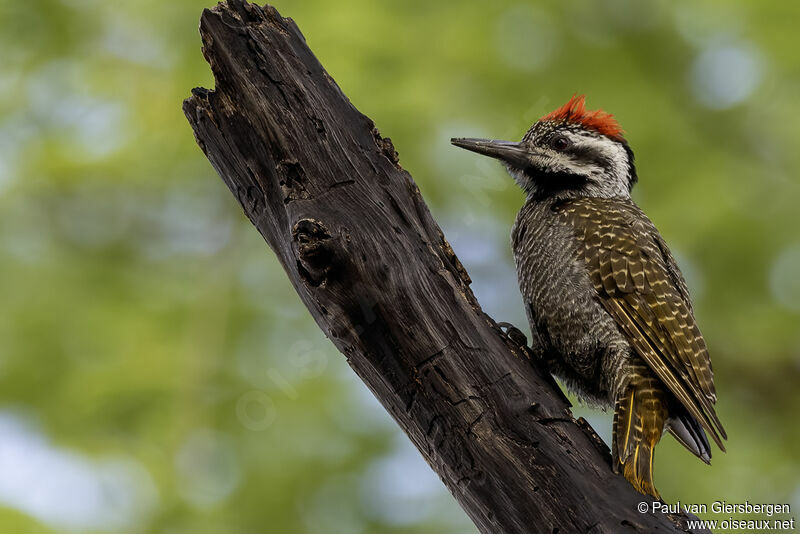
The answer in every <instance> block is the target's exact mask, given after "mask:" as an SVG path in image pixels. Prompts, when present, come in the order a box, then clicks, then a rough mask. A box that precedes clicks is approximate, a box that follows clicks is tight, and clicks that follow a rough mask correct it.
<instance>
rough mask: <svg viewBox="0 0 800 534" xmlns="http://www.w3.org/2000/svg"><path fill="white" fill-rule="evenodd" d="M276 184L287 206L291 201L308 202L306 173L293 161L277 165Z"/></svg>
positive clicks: (309, 196)
mask: <svg viewBox="0 0 800 534" xmlns="http://www.w3.org/2000/svg"><path fill="white" fill-rule="evenodd" d="M276 170H277V171H278V183H279V185H280V186H281V191H283V203H284V204H288V203H289V202H292V201H293V200H308V199H309V198H311V194H309V192H308V190H307V189H306V185H305V183H306V172H305V171H304V170H303V167H302V166H301V165H300V164H299V163H298V162H297V161H293V160H291V161H290V160H283V161H281V162H280V163H278V165H277V167H276Z"/></svg>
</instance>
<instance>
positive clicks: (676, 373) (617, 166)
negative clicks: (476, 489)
mask: <svg viewBox="0 0 800 534" xmlns="http://www.w3.org/2000/svg"><path fill="white" fill-rule="evenodd" d="M451 142H452V143H453V144H454V145H455V146H458V147H461V148H465V149H467V150H471V151H473V152H477V153H479V154H483V155H485V156H489V157H492V158H496V159H498V160H500V161H501V162H502V163H503V164H504V165H505V167H506V169H507V170H508V172H509V174H511V176H512V177H513V178H514V180H515V181H516V183H517V184H518V185H519V186H520V187H521V188H522V189H523V191H524V192H525V194H526V200H525V203H524V205H523V206H522V208H521V209H520V211H519V213H518V214H517V218H516V221H515V223H514V226H513V228H512V231H511V245H512V249H513V253H514V262H515V264H516V269H517V277H518V280H519V285H520V290H521V292H522V296H523V300H524V304H525V310H526V313H527V316H528V321H529V322H530V326H531V331H532V333H533V335H534V338H535V339H534V343H533V345H538V347H536V348H538V349H539V350H541V351H542V352H543V353H545V354H554V355H558V356H556V357H554V358H553V359H552V361H550V362H549V364H550V370H551V372H552V373H553V374H554V375H555V376H556V377H558V378H559V379H560V380H561V381H562V382H563V383H564V385H565V386H566V387H567V389H569V390H570V391H572V392H573V393H574V394H575V395H576V396H577V397H578V398H579V399H580V400H581V401H583V402H585V403H587V404H589V405H593V406H596V407H600V408H604V409H605V408H610V407H613V408H614V420H613V426H612V443H611V449H612V462H613V468H614V471H615V472H620V471H621V472H622V474H623V475H624V476H625V478H626V479H627V480H628V481H629V482H630V483H631V485H633V487H634V488H635V489H636V490H638V491H639V492H641V493H644V494H649V495H652V496H653V497H655V498H656V499H660V498H661V497H660V495H659V493H658V491H657V490H656V487H655V484H654V482H653V456H654V452H655V446H656V444H657V443H658V442H659V440H660V439H661V436H662V434H663V433H664V432H665V431H669V432H670V433H671V434H672V435H673V436H674V437H675V438H676V439H677V440H678V441H679V442H680V443H681V444H682V445H683V446H684V447H686V448H687V449H688V450H689V451H691V452H692V453H694V454H695V455H696V456H697V457H698V458H700V459H701V460H703V461H704V462H706V463H710V460H711V447H710V445H709V441H708V438H707V434H708V435H710V436H711V438H712V439H713V440H714V442H715V443H716V444H717V445H718V446H719V448H720V449H721V450H722V451H725V447H724V446H723V443H722V440H723V439H727V434H726V433H725V430H724V428H723V427H722V423H721V422H720V420H719V418H718V417H717V414H716V412H715V410H714V404H715V403H716V399H717V397H716V392H715V389H714V378H713V373H712V369H711V360H710V358H709V355H708V350H707V348H706V343H705V341H704V339H703V335H702V334H701V333H700V330H699V329H698V327H697V323H696V322H695V318H694V313H693V311H692V304H691V301H690V298H689V291H688V289H687V287H686V282H685V281H684V279H683V276H682V274H681V272H680V270H679V269H678V265H677V263H676V262H675V260H674V258H673V257H672V254H671V253H670V251H669V248H668V247H667V244H666V243H665V242H664V239H663V238H662V237H661V235H660V234H659V232H658V230H656V227H655V226H654V225H653V223H652V222H650V219H648V218H647V216H646V215H645V214H644V212H642V210H641V209H639V207H638V206H637V205H636V204H635V203H634V202H633V200H632V199H631V189H632V188H633V186H634V184H635V183H636V181H637V174H636V167H635V165H634V157H633V151H632V150H631V148H630V146H629V145H628V143H627V141H626V140H625V138H624V137H623V131H622V128H621V127H620V126H619V124H618V123H617V121H616V120H615V119H614V117H613V116H612V115H610V114H608V113H606V112H604V111H602V110H595V111H589V110H587V109H586V106H585V98H584V97H583V96H577V95H574V96H573V97H572V98H570V100H569V101H568V102H567V103H566V104H565V105H563V106H561V107H560V108H558V109H556V110H555V111H553V112H551V113H549V114H547V115H545V116H543V117H542V118H541V119H539V120H538V121H537V122H536V123H534V124H533V126H532V127H531V128H530V130H528V132H527V133H526V134H525V136H524V137H523V138H522V141H520V142H518V143H515V142H509V141H496V140H490V139H474V138H454V139H452V140H451Z"/></svg>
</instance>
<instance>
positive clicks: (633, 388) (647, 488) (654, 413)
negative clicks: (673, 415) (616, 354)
mask: <svg viewBox="0 0 800 534" xmlns="http://www.w3.org/2000/svg"><path fill="white" fill-rule="evenodd" d="M629 377H630V378H629V381H628V383H627V385H626V386H625V388H623V391H622V394H620V395H619V396H618V398H617V401H616V406H615V409H614V424H613V438H612V455H613V461H614V471H616V472H620V470H621V471H622V474H623V475H624V476H625V478H626V479H627V480H628V482H630V483H631V485H632V486H633V487H634V488H635V489H636V490H637V491H639V492H640V493H645V494H649V495H652V496H653V497H655V498H656V499H660V498H661V496H660V495H659V493H658V490H656V487H655V483H654V481H653V460H654V456H655V448H656V444H657V443H658V442H659V440H660V439H661V435H662V433H663V431H664V425H665V423H666V421H667V417H668V410H667V394H666V392H665V391H664V389H663V386H662V385H661V384H660V383H659V382H658V380H657V379H656V378H655V376H653V375H652V373H651V372H650V371H649V369H647V367H646V365H645V364H644V362H642V363H641V364H640V365H636V364H632V369H630V373H629Z"/></svg>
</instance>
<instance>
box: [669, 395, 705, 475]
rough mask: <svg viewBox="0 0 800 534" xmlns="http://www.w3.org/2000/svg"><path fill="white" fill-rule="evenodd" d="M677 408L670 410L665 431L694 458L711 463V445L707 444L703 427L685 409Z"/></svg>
mask: <svg viewBox="0 0 800 534" xmlns="http://www.w3.org/2000/svg"><path fill="white" fill-rule="evenodd" d="M675 404H678V405H677V406H675V407H673V408H672V409H671V410H670V417H669V419H668V420H667V430H669V433H670V434H672V436H673V437H674V438H675V439H676V440H678V443H680V444H681V445H683V446H684V447H686V448H687V449H689V451H691V452H692V454H694V455H695V456H697V457H698V458H700V459H701V460H703V461H704V462H705V463H707V464H710V463H711V445H709V443H708V438H707V437H706V433H705V431H703V427H701V426H700V424H699V423H698V422H697V419H695V418H694V417H692V416H691V415H689V412H687V411H686V408H684V407H683V406H680V405H679V403H675Z"/></svg>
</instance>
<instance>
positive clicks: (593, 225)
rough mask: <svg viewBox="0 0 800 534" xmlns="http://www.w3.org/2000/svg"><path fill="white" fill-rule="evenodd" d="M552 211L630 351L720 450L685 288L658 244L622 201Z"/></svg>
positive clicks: (707, 367)
mask: <svg viewBox="0 0 800 534" xmlns="http://www.w3.org/2000/svg"><path fill="white" fill-rule="evenodd" d="M556 209H557V211H558V212H559V213H560V215H561V216H562V217H563V219H564V221H566V222H567V223H568V224H569V225H571V226H572V227H573V228H574V230H575V234H576V237H577V238H578V239H580V240H582V241H583V242H584V243H585V246H584V248H583V257H584V260H585V261H586V267H587V272H588V273H589V276H590V277H591V280H592V283H593V284H594V287H595V289H596V290H597V295H598V297H599V300H600V302H601V303H602V304H603V306H604V307H605V309H606V310H607V311H608V312H609V313H610V314H611V316H612V317H613V318H614V320H615V321H616V323H617V324H618V325H619V327H620V330H621V331H622V332H623V333H624V335H625V336H626V337H627V339H628V341H629V342H630V344H631V346H633V348H634V349H635V350H636V352H637V353H638V354H639V355H640V356H641V357H642V359H644V361H645V362H646V363H647V364H648V365H649V366H650V368H651V369H652V370H653V371H654V372H655V373H656V375H658V377H659V378H660V379H661V380H662V381H663V382H664V384H666V385H667V387H668V388H669V390H670V391H671V392H672V393H673V394H674V395H675V397H676V398H677V399H678V400H679V401H680V402H681V404H683V406H684V407H685V408H686V409H687V410H688V411H689V413H690V414H691V415H693V416H694V417H695V419H697V421H698V422H699V423H700V424H701V425H702V427H703V428H704V429H705V430H706V432H708V433H709V434H710V435H711V437H712V438H713V439H714V441H715V442H716V443H717V445H719V447H720V449H722V450H725V448H724V446H723V445H722V440H721V439H720V436H721V437H722V438H724V439H727V435H726V433H725V429H724V428H723V427H722V423H721V422H720V420H719V418H718V417H717V414H716V412H715V411H714V403H715V402H716V400H717V399H716V393H715V390H714V376H713V373H712V370H711V360H710V358H709V356H708V350H707V348H706V344H705V340H704V339H703V335H702V334H701V333H700V330H699V328H698V327H697V324H696V322H695V319H694V314H693V312H692V305H691V302H690V300H689V292H688V290H687V288H686V283H685V282H684V280H683V277H682V276H681V273H680V271H679V270H678V267H677V264H676V263H675V260H674V259H673V258H672V255H671V254H670V252H669V249H668V248H667V246H666V243H665V242H664V240H663V238H662V237H661V236H660V235H659V233H658V230H656V228H655V226H654V225H653V223H652V222H650V220H649V219H648V218H647V216H646V215H645V214H644V213H643V212H642V211H641V210H640V209H639V208H638V207H636V205H635V204H633V203H632V202H630V201H625V200H616V199H579V200H572V201H568V202H565V203H563V204H561V205H559V206H558V207H557V208H556Z"/></svg>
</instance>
